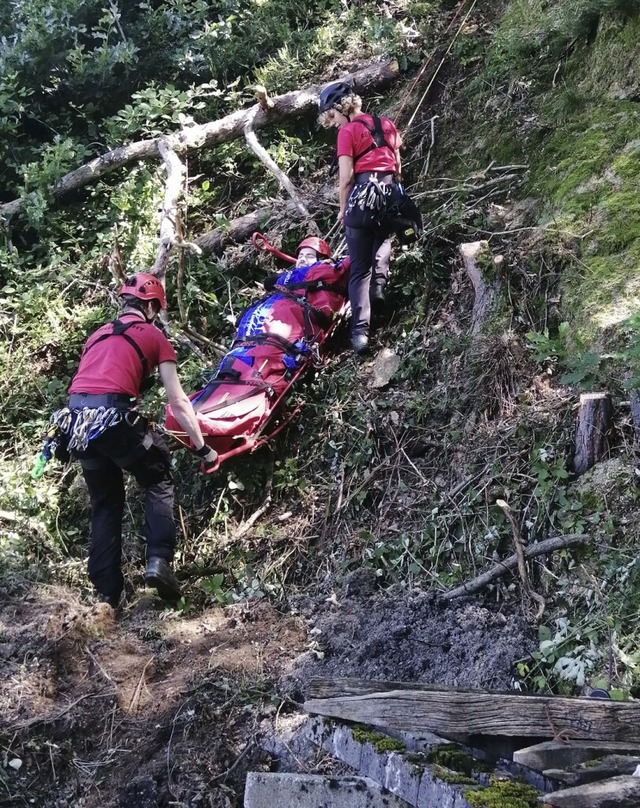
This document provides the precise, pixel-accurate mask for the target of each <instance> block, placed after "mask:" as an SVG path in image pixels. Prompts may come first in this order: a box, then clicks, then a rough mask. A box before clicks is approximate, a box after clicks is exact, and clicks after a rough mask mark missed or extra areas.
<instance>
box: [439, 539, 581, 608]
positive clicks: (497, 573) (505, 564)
mask: <svg viewBox="0 0 640 808" xmlns="http://www.w3.org/2000/svg"><path fill="white" fill-rule="evenodd" d="M588 538H589V536H588V535H586V534H585V533H568V534H567V535H566V536H554V537H553V538H552V539H545V540H544V541H541V542H538V543H537V544H529V545H527V546H526V547H525V548H524V556H525V558H535V557H536V556H540V555H546V554H547V553H553V552H555V551H556V550H563V549H564V548H565V547H571V545H573V544H580V543H581V542H583V541H586V540H587V539H588ZM517 565H518V556H517V555H516V554H515V553H514V554H513V555H511V556H509V558H505V560H504V561H501V562H500V563H499V564H496V565H495V566H493V567H491V568H490V569H488V570H487V571H486V572H483V573H482V575H478V576H477V578H474V579H473V580H471V581H468V582H467V583H465V584H462V585H461V586H457V587H456V588H455V589H450V590H449V591H448V592H444V593H443V594H442V595H441V597H442V599H443V600H454V598H461V597H464V596H465V595H473V594H474V593H475V592H479V591H480V590H481V589H484V587H485V586H487V584H490V583H491V582H492V581H495V580H496V579H497V578H501V577H502V576H503V575H504V574H505V572H508V571H509V570H512V569H513V568H514V567H516V566H517Z"/></svg>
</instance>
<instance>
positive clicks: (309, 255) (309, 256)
mask: <svg viewBox="0 0 640 808" xmlns="http://www.w3.org/2000/svg"><path fill="white" fill-rule="evenodd" d="M317 260H318V254H317V253H316V251H315V250H312V249H311V247H303V248H302V249H301V250H300V252H299V253H298V258H297V259H296V266H297V267H310V266H311V265H312V264H315V263H316V261H317Z"/></svg>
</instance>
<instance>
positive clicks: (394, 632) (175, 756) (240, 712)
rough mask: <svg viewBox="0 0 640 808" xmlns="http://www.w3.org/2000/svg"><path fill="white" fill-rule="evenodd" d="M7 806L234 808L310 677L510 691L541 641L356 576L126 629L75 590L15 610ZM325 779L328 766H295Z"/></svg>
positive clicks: (13, 601)
mask: <svg viewBox="0 0 640 808" xmlns="http://www.w3.org/2000/svg"><path fill="white" fill-rule="evenodd" d="M0 624H1V627H2V634H1V638H2V639H1V642H0V658H1V659H2V671H3V675H2V679H1V681H0V710H1V711H2V725H3V730H2V746H3V755H4V756H5V759H6V762H5V766H6V771H7V772H8V773H9V775H8V777H7V779H6V782H4V783H3V784H2V793H1V794H0V804H2V805H12V806H13V805H36V806H43V807H45V806H46V808H67V807H68V806H74V808H75V807H78V808H80V806H82V807H83V808H92V807H93V806H123V807H124V806H127V808H156V807H159V806H168V805H180V806H200V805H208V806H236V805H241V804H242V790H243V781H244V777H245V774H246V771H247V770H249V769H255V768H261V769H273V768H277V767H278V761H277V760H273V759H272V758H271V757H270V756H269V755H268V754H266V753H265V752H263V751H262V750H261V746H260V744H261V740H262V739H263V738H264V735H265V734H271V733H277V731H278V720H279V719H280V718H281V717H282V716H283V715H284V713H286V712H288V713H290V712H295V711H296V710H298V707H297V706H296V703H297V702H299V701H300V700H301V699H302V698H303V696H304V689H305V683H306V682H307V681H308V679H309V677H311V676H317V675H320V676H326V675H339V676H342V675H358V676H363V677H371V678H380V679H382V678H384V679H394V678H395V679H403V680H406V681H422V682H439V683H442V684H459V685H472V684H474V685H476V686H483V685H484V686H491V687H507V686H508V685H509V670H510V668H511V667H512V664H513V662H514V660H515V659H517V658H518V656H520V655H522V654H523V653H525V652H526V650H527V647H528V639H527V631H526V629H525V627H524V624H523V622H522V621H521V620H520V618H518V617H517V616H513V615H511V616H509V615H503V614H501V613H500V612H495V613H494V612H493V611H492V610H490V609H487V608H486V607H484V606H482V605H479V604H475V605H473V604H469V603H467V604H457V605H456V606H451V605H448V606H447V607H446V608H443V607H442V606H441V605H439V604H438V603H437V602H436V601H435V600H434V599H433V598H432V597H429V596H427V595H424V594H420V593H413V594H411V593H407V592H404V593H402V592H388V593H379V592H377V591H376V589H375V581H373V580H372V579H371V578H370V577H369V576H368V575H366V574H365V575H362V574H357V575H351V576H349V577H348V579H347V582H346V583H345V585H344V586H343V587H342V588H341V589H340V590H338V591H336V592H333V593H332V594H331V595H330V596H329V597H328V598H327V597H325V596H323V597H322V598H320V599H319V600H314V599H310V598H304V599H301V600H300V602H299V603H298V604H297V605H290V606H289V607H288V608H287V609H282V610H278V609H277V608H275V607H274V606H272V605H269V604H268V603H266V602H264V601H263V602H255V603H252V604H245V605H236V606H228V607H225V608H210V609H207V610H205V611H203V612H202V613H200V614H198V615H197V616H195V617H190V616H184V615H182V614H180V613H177V612H173V611H169V610H163V607H162V606H161V605H160V604H159V603H158V602H157V601H154V600H153V599H152V598H151V597H150V596H145V597H143V598H142V599H141V600H139V601H138V602H137V604H135V605H134V606H131V607H129V608H128V609H125V610H124V612H123V613H121V614H119V615H118V616H117V617H116V618H115V619H114V615H113V613H112V612H111V610H110V609H109V607H107V606H104V605H102V604H100V605H99V606H96V607H93V608H91V607H87V606H86V605H83V604H81V603H79V602H78V601H76V600H75V599H74V597H73V595H72V593H71V592H69V591H66V590H63V589H51V590H49V591H48V592H47V594H46V595H42V594H36V592H35V590H34V591H33V592H31V593H29V592H26V593H24V592H23V593H21V594H20V596H15V597H11V598H9V599H8V601H7V602H5V603H4V605H3V607H2V610H1V611H0ZM298 764H299V767H302V768H307V769H311V770H316V771H322V770H323V767H326V766H327V765H330V764H329V763H327V761H326V760H322V759H318V760H308V761H298Z"/></svg>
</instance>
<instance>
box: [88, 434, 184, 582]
mask: <svg viewBox="0 0 640 808" xmlns="http://www.w3.org/2000/svg"><path fill="white" fill-rule="evenodd" d="M74 456H75V457H77V458H78V459H79V460H80V463H81V465H82V473H83V475H84V479H85V480H86V483H87V488H88V489H89V496H90V498H91V546H90V549H89V579H90V580H91V582H92V583H93V585H94V586H95V588H96V590H97V591H98V592H99V593H100V594H101V595H111V596H114V597H119V596H120V593H121V592H122V589H123V586H124V579H123V576H122V569H121V563H122V515H123V512H124V504H125V493H124V478H123V473H122V472H123V470H125V471H128V472H130V473H131V474H132V475H133V476H134V478H135V479H136V481H137V482H138V483H139V485H140V486H141V487H142V488H143V489H144V492H145V506H144V512H145V539H146V544H147V558H149V557H151V556H160V557H161V558H166V559H167V561H171V560H172V559H173V552H174V549H175V544H176V527H175V520H174V515H173V504H174V491H173V481H172V479H171V471H170V463H171V455H170V452H169V449H168V448H167V445H166V443H165V441H164V439H163V438H162V437H161V436H160V435H159V434H158V433H157V432H154V431H151V430H149V429H148V428H147V423H146V421H145V420H144V419H142V418H141V419H139V421H138V422H137V423H136V424H134V425H133V426H130V425H129V424H128V423H126V422H125V421H121V422H120V423H119V424H118V425H117V426H114V427H111V429H107V430H106V432H104V433H103V434H102V435H100V437H98V438H96V439H95V440H92V441H91V442H90V443H89V446H88V448H87V450H86V451H84V452H74Z"/></svg>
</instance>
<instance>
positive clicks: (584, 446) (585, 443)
mask: <svg viewBox="0 0 640 808" xmlns="http://www.w3.org/2000/svg"><path fill="white" fill-rule="evenodd" d="M612 423H613V406H612V404H611V396H610V395H609V393H583V394H582V395H581V396H580V409H579V410H578V420H577V423H576V452H575V455H574V458H573V470H574V472H575V473H576V474H584V473H585V471H587V470H588V469H590V468H591V467H592V466H593V465H595V464H596V463H597V462H598V460H601V459H602V458H603V457H604V455H605V454H606V452H607V450H608V448H609V445H608V435H609V432H610V431H611V426H612Z"/></svg>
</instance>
